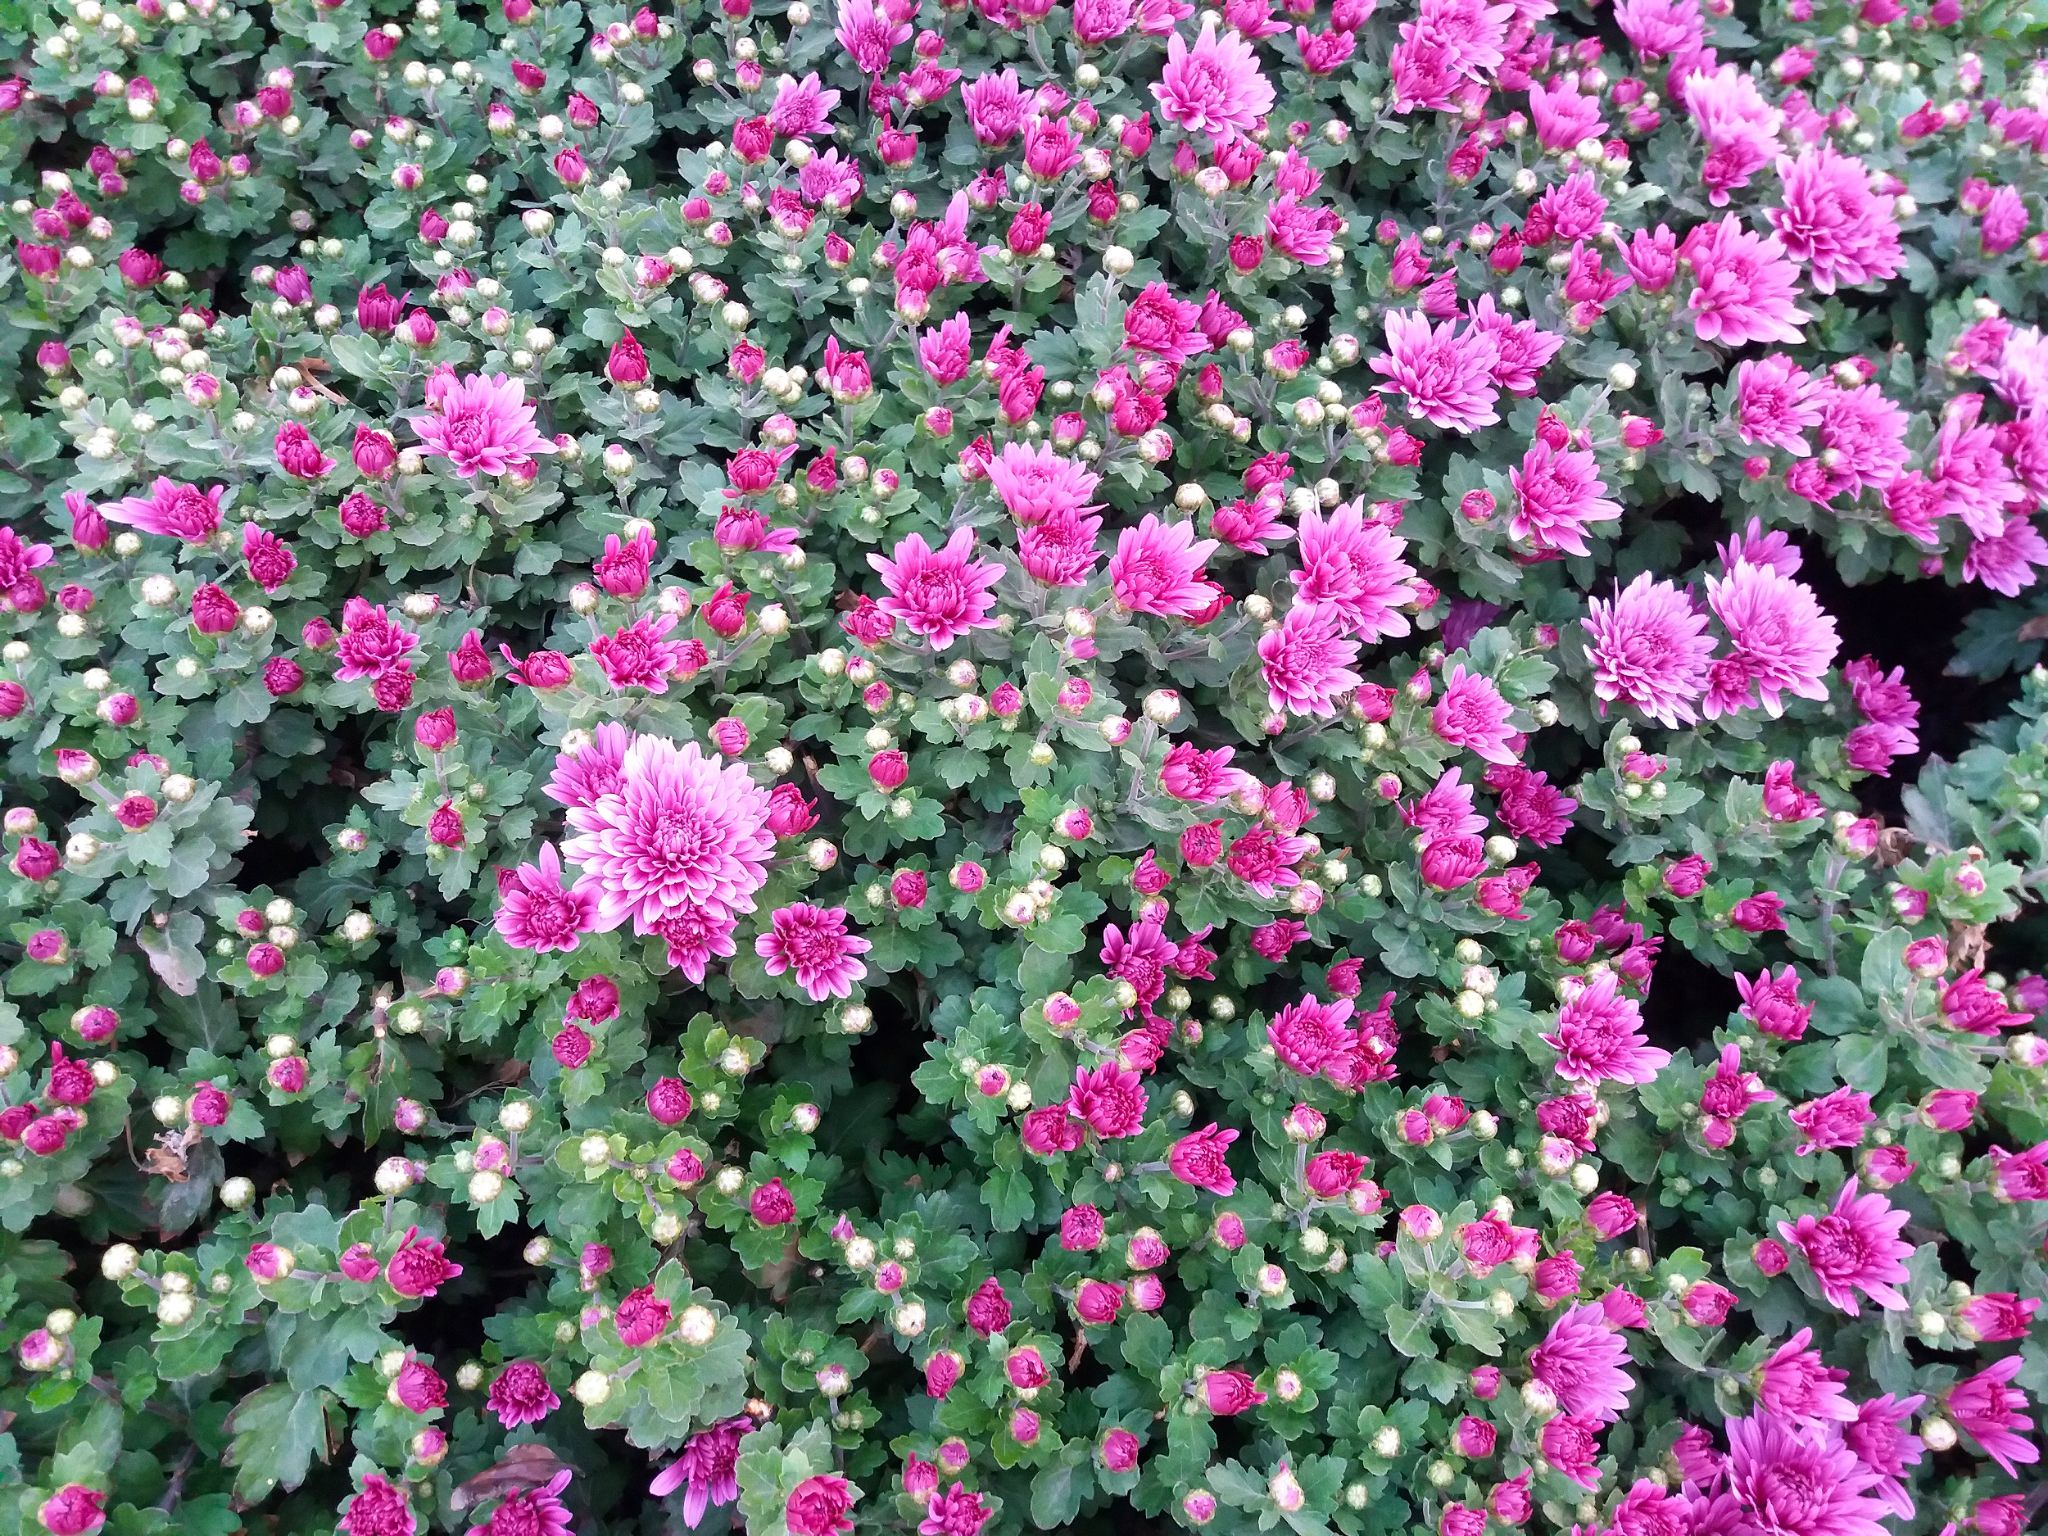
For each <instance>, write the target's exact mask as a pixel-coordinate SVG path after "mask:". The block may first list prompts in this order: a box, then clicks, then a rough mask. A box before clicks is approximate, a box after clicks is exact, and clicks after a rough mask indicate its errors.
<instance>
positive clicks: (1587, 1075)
mask: <svg viewBox="0 0 2048 1536" xmlns="http://www.w3.org/2000/svg"><path fill="white" fill-rule="evenodd" d="M1567 986H1568V988H1569V989H1570V990H1569V991H1568V993H1567V995H1566V997H1565V999H1564V1002H1563V1004H1562V1005H1561V1006H1560V1007H1559V1008H1558V1010H1557V1028H1556V1030H1555V1032H1554V1033H1551V1034H1548V1035H1544V1036H1543V1037H1542V1040H1543V1043H1544V1044H1545V1045H1547V1046H1549V1047H1550V1048H1551V1049H1552V1050H1554V1051H1556V1052H1557V1057H1558V1060H1557V1075H1558V1076H1559V1077H1561V1078H1563V1079H1565V1081H1567V1082H1573V1083H1647V1082H1649V1081H1650V1080H1651V1079H1653V1078H1654V1077H1656V1075H1657V1074H1658V1072H1659V1071H1661V1070H1662V1069H1663V1067H1664V1066H1665V1064H1666V1063H1667V1062H1669V1061H1670V1060H1671V1053H1670V1052H1669V1051H1660V1050H1658V1049H1657V1048H1656V1047H1655V1046H1653V1045H1651V1044H1650V1043H1649V1039H1648V1037H1647V1036H1645V1035H1644V1034H1643V1015H1642V1011H1641V1010H1640V1009H1639V1008H1637V1007H1636V1004H1635V1000H1634V999H1633V998H1629V997H1625V996H1623V995H1622V994H1621V993H1620V992H1619V991H1618V990H1617V978H1616V976H1615V974H1614V972H1612V971H1602V972H1600V973H1599V974H1598V975H1597V976H1594V977H1592V978H1590V979H1587V980H1584V981H1580V982H1576V983H1567Z"/></svg>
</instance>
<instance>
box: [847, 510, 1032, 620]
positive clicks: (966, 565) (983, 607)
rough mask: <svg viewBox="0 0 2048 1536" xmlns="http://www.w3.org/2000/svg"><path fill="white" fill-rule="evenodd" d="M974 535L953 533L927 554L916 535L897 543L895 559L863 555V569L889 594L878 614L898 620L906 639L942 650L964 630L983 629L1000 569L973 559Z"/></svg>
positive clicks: (962, 530) (965, 531)
mask: <svg viewBox="0 0 2048 1536" xmlns="http://www.w3.org/2000/svg"><path fill="white" fill-rule="evenodd" d="M973 554H974V532H973V530H972V529H969V528H956V529H954V530H953V536H952V537H951V538H949V539H947V540H946V542H945V544H944V545H943V546H942V547H940V548H938V549H933V548H932V547H931V546H930V545H929V544H927V543H925V541H924V536H923V535H922V534H916V533H913V534H909V535H906V536H905V537H904V538H903V539H901V540H899V541H898V543H897V545H896V551H895V557H894V558H893V559H888V558H884V557H883V556H881V555H869V556H868V564H869V565H871V566H873V567H874V568H875V569H876V570H877V571H878V572H880V573H881V577H882V585H883V586H884V587H885V588H887V589H888V592H889V595H888V596H887V597H885V598H883V599H882V601H881V603H880V605H879V606H880V607H881V610H882V611H883V612H884V613H886V614H889V615H890V616H891V617H893V618H898V619H901V620H902V621H903V623H904V625H905V626H906V627H907V628H908V629H909V630H910V632H911V633H912V634H916V635H923V636H924V637H925V638H927V639H928V640H930V641H931V643H932V645H933V647H934V648H936V649H938V650H944V649H945V648H946V647H947V646H949V645H951V644H952V643H953V642H954V641H955V640H957V639H958V638H959V637H960V636H962V635H964V634H966V633H968V632H969V631H970V630H976V629H989V628H991V627H993V626H994V624H995V622H996V621H995V620H994V619H993V618H992V617H991V616H990V613H989V610H990V609H992V608H993V607H995V602H996V599H995V593H994V592H993V591H992V590H991V589H992V588H993V587H994V586H995V584H996V582H997V581H998V580H1000V579H1001V577H1002V574H1003V568H1002V567H1001V566H999V565H997V564H996V563H995V562H994V561H992V560H976V559H974V558H972V557H973Z"/></svg>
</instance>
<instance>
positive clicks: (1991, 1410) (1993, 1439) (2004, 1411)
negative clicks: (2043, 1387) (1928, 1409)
mask: <svg viewBox="0 0 2048 1536" xmlns="http://www.w3.org/2000/svg"><path fill="white" fill-rule="evenodd" d="M2021 1364H2022V1360H2021V1357H2020V1356H2018V1355H2007V1356H2006V1357H2005V1358H2004V1359H2003V1360H1999V1361H1996V1362H1994V1363H1993V1364H1991V1365H1988V1366H1986V1367H1985V1368H1984V1369H1983V1370H1981V1371H1979V1372H1978V1373H1977V1374H1976V1375H1974V1376H1971V1377H1967V1378H1965V1379H1964V1380H1962V1381H1959V1382H1957V1383H1956V1384H1955V1385H1954V1386H1953V1387H1951V1388H1949V1392H1948V1398H1947V1402H1946V1406H1947V1408H1948V1412H1949V1417H1950V1418H1952V1419H1954V1420H1955V1421H1956V1428H1958V1429H1960V1430H1961V1431H1962V1432H1963V1433H1964V1434H1966V1435H1968V1436H1969V1437H1970V1438H1971V1439H1972V1440H1974V1441H1976V1442H1977V1444H1978V1445H1979V1446H1980V1447H1982V1448H1983V1451H1984V1454H1985V1455H1987V1456H1989V1457H1990V1458H1991V1459H1992V1460H1993V1461H1995V1462H1997V1463H1998V1464H1999V1466H2001V1467H2003V1468H2004V1469H2005V1472H2006V1475H2007V1476H2008V1477H2018V1476H2019V1475H2020V1474H2019V1469H2020V1468H2021V1467H2023V1466H2026V1467H2030V1466H2032V1465H2033V1464H2034V1463H2035V1462H2037V1461H2039V1460H2040V1459H2041V1452H2040V1449H2039V1448H2038V1447H2037V1446H2036V1445H2035V1444H2034V1442H2033V1440H2032V1439H2031V1438H2030V1436H2031V1435H2032V1434H2033V1430H2034V1421H2033V1420H2032V1419H2031V1418H2029V1417H2027V1408H2028V1406H2029V1405H2028V1402H2027V1394H2026V1393H2024V1392H2022V1391H2021V1390H2020V1389H2019V1388H2018V1387H2015V1386H2014V1385H2013V1384H2012V1379H2013V1377H2015V1376H2017V1375H2018V1374H2019V1372H2020V1366H2021Z"/></svg>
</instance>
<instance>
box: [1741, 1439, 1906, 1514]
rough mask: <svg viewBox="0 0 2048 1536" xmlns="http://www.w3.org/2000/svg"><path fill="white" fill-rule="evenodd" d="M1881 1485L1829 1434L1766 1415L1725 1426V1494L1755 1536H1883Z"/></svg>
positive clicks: (1851, 1452) (1848, 1450)
mask: <svg viewBox="0 0 2048 1536" xmlns="http://www.w3.org/2000/svg"><path fill="white" fill-rule="evenodd" d="M1881 1481H1882V1479H1881V1478H1880V1477H1879V1475H1878V1474H1877V1473H1875V1472H1873V1471H1872V1470H1871V1469H1870V1468H1868V1467H1866V1466H1865V1465H1864V1464H1863V1463H1862V1462H1861V1461H1859V1460H1857V1458H1856V1453H1855V1452H1854V1451H1852V1450H1850V1449H1849V1447H1848V1446H1847V1445H1846V1444H1845V1443H1844V1442H1843V1440H1842V1437H1841V1435H1840V1434H1839V1432H1836V1431H1834V1430H1830V1429H1814V1428H1804V1427H1801V1426H1800V1425H1797V1424H1792V1423H1787V1422H1786V1421H1785V1420H1783V1419H1780V1418H1778V1417H1776V1416H1775V1415H1773V1414H1771V1413H1768V1412H1762V1413H1755V1414H1752V1415H1750V1416H1749V1417H1748V1418H1746V1419H1730V1420H1729V1421H1728V1490H1729V1492H1730V1493H1731V1494H1733V1495H1734V1498H1735V1502H1736V1504H1737V1506H1738V1507H1739V1508H1740V1510H1741V1512H1742V1513H1741V1516H1739V1517H1738V1528H1739V1529H1742V1530H1746V1531H1752V1532H1755V1533H1756V1536H1883V1532H1884V1525H1883V1524H1882V1522H1883V1520H1884V1519H1885V1516H1886V1514H1887V1510H1886V1506H1885V1503H1884V1501H1883V1500H1882V1499H1881V1498H1879V1497H1878V1496H1877V1493H1876V1489H1877V1487H1878V1485H1879V1483H1880V1482H1881Z"/></svg>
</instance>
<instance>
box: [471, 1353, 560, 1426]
mask: <svg viewBox="0 0 2048 1536" xmlns="http://www.w3.org/2000/svg"><path fill="white" fill-rule="evenodd" d="M561 1406H562V1400H561V1398H559V1397H557V1396H556V1395H555V1389H554V1388H553V1387H551V1386H549V1385H548V1378H547V1374H546V1372H544V1371H542V1370H541V1368H540V1367H539V1366H537V1365H535V1364H534V1363H533V1362H532V1361H531V1360H514V1361H513V1362H512V1363H511V1364H510V1365H507V1366H506V1367H505V1368H504V1369H503V1370H502V1371H500V1372H498V1374H497V1375H496V1376H495V1377H493V1378H492V1379H491V1389H490V1391H489V1392H488V1393H487V1394H486V1395H485V1397H484V1407H485V1408H487V1409H489V1410H490V1412H491V1413H492V1414H493V1415H495V1416H496V1418H497V1420H498V1422H499V1423H500V1424H502V1425H503V1426H504V1427H505V1428H507V1429H517V1428H518V1427H519V1426H520V1425H522V1424H538V1423H540V1422H541V1420H543V1419H545V1418H546V1417H547V1416H548V1415H549V1414H551V1413H553V1412H554V1411H555V1410H556V1409H557V1408H559V1407H561Z"/></svg>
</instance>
